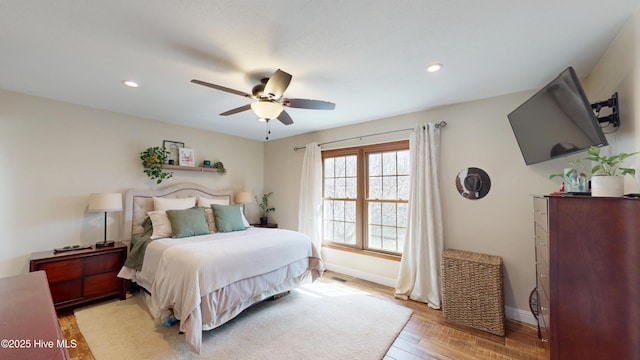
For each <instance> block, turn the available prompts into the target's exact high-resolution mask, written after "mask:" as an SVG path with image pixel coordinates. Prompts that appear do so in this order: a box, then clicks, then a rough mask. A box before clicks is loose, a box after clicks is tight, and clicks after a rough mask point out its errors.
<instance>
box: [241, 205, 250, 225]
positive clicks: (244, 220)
mask: <svg viewBox="0 0 640 360" xmlns="http://www.w3.org/2000/svg"><path fill="white" fill-rule="evenodd" d="M239 209H240V216H242V224H244V227H251V224H249V222H248V221H247V218H246V217H245V216H244V212H242V208H239Z"/></svg>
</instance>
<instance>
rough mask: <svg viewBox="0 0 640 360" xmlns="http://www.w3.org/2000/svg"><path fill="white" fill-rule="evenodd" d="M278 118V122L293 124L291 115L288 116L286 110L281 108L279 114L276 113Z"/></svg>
mask: <svg viewBox="0 0 640 360" xmlns="http://www.w3.org/2000/svg"><path fill="white" fill-rule="evenodd" d="M278 120H280V122H281V123H283V124H285V125H291V124H293V119H291V116H289V114H287V112H286V111H284V110H282V112H281V113H280V115H278Z"/></svg>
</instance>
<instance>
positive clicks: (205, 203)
mask: <svg viewBox="0 0 640 360" xmlns="http://www.w3.org/2000/svg"><path fill="white" fill-rule="evenodd" d="M197 202H198V206H200V207H206V208H208V207H211V205H212V204H217V205H229V197H226V198H217V199H209V198H203V197H200V196H198V198H197Z"/></svg>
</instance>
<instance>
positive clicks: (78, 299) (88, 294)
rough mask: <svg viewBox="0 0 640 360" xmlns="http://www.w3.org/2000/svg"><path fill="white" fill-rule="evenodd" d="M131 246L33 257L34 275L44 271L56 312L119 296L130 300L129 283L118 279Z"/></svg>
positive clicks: (39, 253) (31, 265)
mask: <svg viewBox="0 0 640 360" xmlns="http://www.w3.org/2000/svg"><path fill="white" fill-rule="evenodd" d="M126 257H127V246H126V245H125V244H124V243H122V242H117V243H115V246H111V247H104V248H98V249H93V248H92V249H85V250H75V251H68V252H60V253H54V252H53V251H43V252H37V253H33V254H31V259H30V265H29V268H30V271H38V270H44V271H45V272H46V273H47V278H48V280H49V288H50V289H51V296H52V298H53V303H54V305H55V308H56V310H60V309H65V308H71V307H74V306H78V305H82V304H86V303H88V302H90V301H94V300H98V299H103V298H108V297H113V296H119V297H120V299H121V300H124V299H126V288H125V280H124V279H120V278H118V277H117V276H116V275H117V274H118V272H119V271H120V268H121V267H122V266H123V265H124V261H125V259H126Z"/></svg>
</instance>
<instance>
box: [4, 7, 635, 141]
mask: <svg viewBox="0 0 640 360" xmlns="http://www.w3.org/2000/svg"><path fill="white" fill-rule="evenodd" d="M638 3H640V0H606V1H605V0H601V1H596V0H536V1H525V0H485V1H478V0H475V1H474V0H393V1H391V0H390V1H380V0H377V1H375V0H349V1H347V0H286V1H285V0H260V1H255V0H241V1H231V0H218V1H213V0H209V1H205V0H192V1H184V0H182V1H180V0H172V1H170V0H135V1H131V0H107V1H105V0H54V1H51V0H40V1H38V0H0V88H3V89H7V90H12V91H17V92H21V93H26V94H31V95H36V96H42V97H46V98H51V99H56V100H61V101H66V102H70V103H74V104H80V105H85V106H89V107H94V108H99V109H105V110H110V111H115V112H120V113H125V114H131V115H135V116H140V117H144V118H150V119H155V120H160V121H164V122H170V123H177V124H181V125H185V126H191V127H196V128H203V129H208V130H212V131H217V132H222V133H226V134H232V135H237V136H241V137H246V138H251V139H256V140H264V139H265V133H266V126H265V125H264V124H263V123H259V122H257V121H256V116H255V115H254V114H253V112H251V111H246V112H243V113H239V114H235V115H231V116H227V117H223V116H219V115H218V114H220V113H221V112H224V111H227V110H229V109H232V108H235V107H238V106H242V105H244V104H247V103H249V101H248V100H249V99H246V98H243V97H241V96H237V95H233V94H229V93H225V92H221V91H217V90H214V89H210V88H206V87H203V86H199V85H195V84H192V83H190V80H191V79H194V78H195V79H199V80H203V81H206V82H211V83H215V84H219V85H223V86H226V87H230V88H234V89H237V90H240V91H243V92H251V88H252V86H253V85H255V84H257V83H258V82H259V79H260V78H261V77H265V76H268V75H270V74H271V73H273V72H274V71H275V70H276V69H278V68H280V69H282V70H284V71H286V72H288V73H290V74H292V75H293V80H292V82H291V85H290V86H289V88H288V89H287V91H286V92H285V97H292V98H307V99H317V100H326V101H331V102H334V103H336V109H335V110H334V111H325V110H302V109H287V111H288V113H289V114H290V115H291V117H292V118H293V120H294V122H295V123H294V124H293V125H290V126H284V125H282V124H281V123H279V122H273V123H272V125H271V132H272V134H271V139H278V138H283V137H288V136H293V135H297V134H302V133H307V132H311V131H315V130H322V129H328V128H333V127H338V126H343V125H347V124H353V123H358V122H363V121H369V120H373V119H379V118H383V117H388V116H393V115H399V114H404V113H410V112H415V111H420V110H425V109H429V108H433V107H436V106H440V105H444V104H452V103H458V102H464V101H469V100H475V99H481V98H486V97H491V96H496V95H501V94H506V93H512V92H517V91H522V90H529V89H536V88H539V87H541V86H543V85H544V84H546V83H547V82H549V81H550V80H551V79H552V78H553V77H555V76H556V75H557V74H558V73H559V72H560V71H562V70H563V69H564V68H566V67H567V66H574V67H575V68H576V70H577V71H578V74H579V75H580V76H586V75H588V74H589V72H590V71H591V70H592V68H593V67H594V66H595V65H596V63H597V62H598V60H599V59H600V57H601V56H602V54H603V53H604V51H605V50H606V49H607V47H608V45H609V44H610V43H611V41H612V40H613V39H614V38H615V36H616V34H617V33H618V32H619V30H620V29H621V27H622V26H623V25H624V23H625V21H626V20H627V19H628V18H629V17H630V16H631V15H632V14H633V13H634V11H635V9H636V8H637V5H638ZM434 62H440V63H442V64H444V68H443V70H442V71H440V72H438V73H427V72H426V71H425V67H426V65H428V64H430V63H434ZM127 79H131V80H135V81H138V82H139V83H140V87H139V88H137V89H131V88H127V87H125V86H124V85H122V84H121V81H123V80H127Z"/></svg>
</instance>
